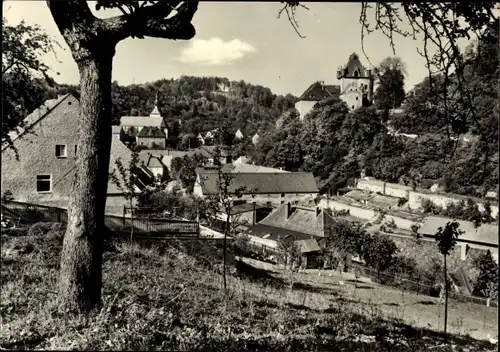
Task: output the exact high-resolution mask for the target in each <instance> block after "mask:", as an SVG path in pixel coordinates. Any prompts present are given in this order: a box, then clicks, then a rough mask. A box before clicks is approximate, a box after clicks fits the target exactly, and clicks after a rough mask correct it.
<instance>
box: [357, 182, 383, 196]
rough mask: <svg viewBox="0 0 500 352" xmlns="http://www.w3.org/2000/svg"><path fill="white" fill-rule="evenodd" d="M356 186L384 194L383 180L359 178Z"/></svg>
mask: <svg viewBox="0 0 500 352" xmlns="http://www.w3.org/2000/svg"><path fill="white" fill-rule="evenodd" d="M356 188H358V189H363V190H366V191H370V192H375V193H377V192H378V193H381V194H385V182H383V181H378V180H371V179H370V180H367V179H359V180H358V182H357V185H356Z"/></svg>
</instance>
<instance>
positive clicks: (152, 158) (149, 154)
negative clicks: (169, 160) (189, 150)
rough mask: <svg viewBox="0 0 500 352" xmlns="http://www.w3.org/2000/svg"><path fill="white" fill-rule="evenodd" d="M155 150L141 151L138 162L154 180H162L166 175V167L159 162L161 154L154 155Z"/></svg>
mask: <svg viewBox="0 0 500 352" xmlns="http://www.w3.org/2000/svg"><path fill="white" fill-rule="evenodd" d="M155 151H156V150H154V149H153V150H151V149H149V150H146V149H145V150H141V151H140V152H139V161H140V163H141V165H142V166H145V167H146V168H147V169H148V170H150V171H151V173H152V174H153V175H154V177H155V178H156V180H157V181H158V180H163V179H164V177H165V176H166V175H168V170H167V166H166V165H165V164H163V162H162V161H161V154H160V155H158V154H156V153H154V152H155Z"/></svg>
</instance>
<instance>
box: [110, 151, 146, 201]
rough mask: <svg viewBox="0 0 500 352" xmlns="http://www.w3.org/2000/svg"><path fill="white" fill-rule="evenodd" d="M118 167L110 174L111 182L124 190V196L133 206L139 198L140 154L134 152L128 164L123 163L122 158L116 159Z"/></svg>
mask: <svg viewBox="0 0 500 352" xmlns="http://www.w3.org/2000/svg"><path fill="white" fill-rule="evenodd" d="M115 165H116V168H113V171H112V172H111V174H110V175H109V177H110V179H111V182H113V184H115V185H116V187H118V189H119V190H120V191H121V192H122V194H123V197H124V198H125V200H127V201H128V202H129V204H130V207H132V201H133V200H134V199H138V197H139V192H138V191H137V189H136V188H137V180H138V176H137V173H138V168H139V154H138V153H132V157H131V158H130V160H129V162H128V165H127V166H125V165H123V161H122V159H121V158H117V159H116V160H115Z"/></svg>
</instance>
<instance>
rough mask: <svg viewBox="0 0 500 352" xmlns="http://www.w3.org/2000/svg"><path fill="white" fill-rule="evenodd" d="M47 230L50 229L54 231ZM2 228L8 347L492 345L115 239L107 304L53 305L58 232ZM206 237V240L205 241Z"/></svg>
mask: <svg viewBox="0 0 500 352" xmlns="http://www.w3.org/2000/svg"><path fill="white" fill-rule="evenodd" d="M49 228H50V229H49ZM47 229H49V230H48V233H44V231H38V232H37V231H30V232H29V234H28V233H27V232H26V231H24V232H23V231H16V232H15V233H10V234H9V233H3V234H2V252H1V254H2V268H1V293H0V298H1V299H0V314H1V326H2V328H1V329H0V345H1V346H2V347H3V348H7V349H67V350H68V349H70V350H81V349H83V350H197V351H227V350H232V351H244V350H252V351H267V350H288V351H332V350H335V351H353V350H355V351H428V350H429V349H431V348H432V350H433V351H452V350H458V349H457V348H458V346H461V347H465V348H466V349H467V350H469V351H488V350H495V347H496V346H494V345H491V344H490V343H488V342H484V341H479V340H475V339H473V338H471V337H469V336H458V335H450V336H449V342H446V339H445V338H444V336H443V335H442V334H440V333H438V332H434V331H431V330H428V329H424V328H415V327H412V326H410V325H408V324H405V323H403V322H402V321H400V320H398V319H396V318H394V317H393V318H390V319H387V318H384V314H383V312H382V311H381V309H380V307H379V306H378V305H376V304H368V305H360V304H357V303H355V302H349V301H348V300H346V299H345V297H343V296H342V295H341V294H340V293H339V292H338V291H336V290H333V289H332V288H331V287H327V285H323V284H320V283H316V282H313V281H311V280H308V279H307V277H308V276H303V275H299V276H297V277H298V281H297V282H296V283H295V284H294V288H293V289H291V288H290V285H289V283H288V281H287V276H286V275H280V274H275V273H270V272H269V271H265V270H262V269H258V268H255V267H254V266H251V265H249V264H245V263H239V262H238V263H236V265H233V266H232V269H231V270H230V272H231V275H230V277H229V280H228V285H229V288H228V292H227V295H225V294H224V291H223V290H222V276H221V274H220V271H221V267H220V258H221V251H220V248H216V247H215V246H214V245H213V244H212V243H213V242H211V241H204V242H203V243H201V244H200V243H191V244H182V243H181V244H179V243H177V244H171V245H169V246H163V247H162V248H160V247H158V246H155V245H153V246H149V247H144V246H139V245H138V244H134V245H129V244H126V243H115V244H113V245H112V246H108V251H107V252H106V253H104V264H103V280H104V286H103V295H102V307H100V308H99V309H97V310H96V311H94V312H92V313H91V314H88V315H87V316H83V315H80V316H74V315H73V316H68V315H66V314H64V312H60V310H59V308H58V305H57V291H56V290H57V279H58V262H59V255H58V253H59V252H60V249H61V243H62V236H61V233H62V232H61V230H60V229H52V227H46V228H45V230H47ZM200 242H202V241H200Z"/></svg>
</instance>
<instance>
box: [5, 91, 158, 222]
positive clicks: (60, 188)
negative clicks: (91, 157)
mask: <svg viewBox="0 0 500 352" xmlns="http://www.w3.org/2000/svg"><path fill="white" fill-rule="evenodd" d="M79 109H80V108H79V102H78V100H77V99H76V98H75V97H74V96H73V95H71V94H65V95H62V96H59V97H58V98H57V99H54V100H49V101H47V102H46V103H45V104H44V105H43V107H41V108H39V109H37V110H35V111H34V112H33V113H32V114H30V115H28V116H27V117H26V118H25V120H24V122H25V124H26V126H27V127H26V129H25V130H22V131H21V132H20V133H12V134H11V138H12V140H13V146H14V148H15V149H16V150H17V153H18V156H19V158H18V159H17V158H16V153H15V151H14V150H12V149H11V148H8V147H6V148H2V171H1V175H2V191H3V192H5V191H6V190H9V191H10V192H12V194H13V196H14V200H16V201H20V202H26V203H34V204H44V205H50V206H59V207H66V206H67V205H68V201H69V197H70V194H71V193H72V190H73V183H74V182H73V175H74V171H75V161H76V156H77V154H78V115H79ZM131 157H132V152H131V151H130V150H129V149H128V148H127V147H126V146H125V145H124V144H123V143H122V142H121V141H120V138H119V135H117V134H113V136H112V144H111V155H110V170H109V171H110V172H112V171H113V170H115V169H116V160H118V158H120V159H121V160H122V161H123V163H124V164H127V163H128V162H129V161H130V159H131ZM140 172H141V175H140V182H139V181H138V185H137V191H140V187H143V186H144V184H145V183H147V182H149V180H151V179H152V174H151V172H150V171H149V170H146V169H144V168H141V171H140ZM124 202H125V201H124V198H123V194H122V191H121V190H119V189H118V188H117V187H116V185H115V184H114V183H112V182H111V181H110V182H108V198H107V201H106V211H107V212H114V211H116V210H117V209H122V210H123V205H124Z"/></svg>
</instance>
